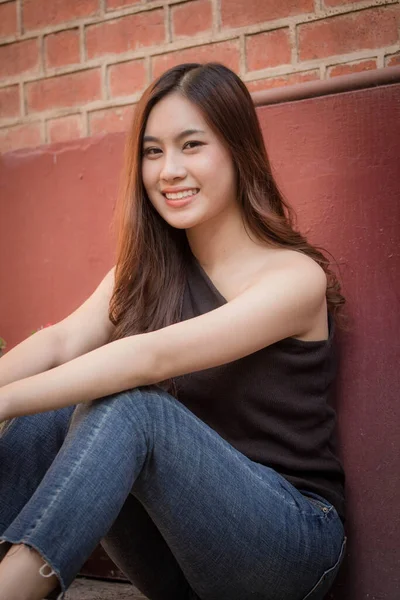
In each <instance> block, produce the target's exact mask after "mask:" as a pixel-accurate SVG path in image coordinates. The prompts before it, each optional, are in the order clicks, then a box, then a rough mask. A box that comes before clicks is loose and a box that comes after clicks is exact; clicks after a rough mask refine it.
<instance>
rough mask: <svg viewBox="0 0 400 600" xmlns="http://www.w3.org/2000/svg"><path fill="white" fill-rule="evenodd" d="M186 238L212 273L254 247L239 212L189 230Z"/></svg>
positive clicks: (199, 259)
mask: <svg viewBox="0 0 400 600" xmlns="http://www.w3.org/2000/svg"><path fill="white" fill-rule="evenodd" d="M186 236H187V239H188V242H189V246H190V249H191V251H192V253H193V254H194V256H195V257H196V259H197V260H198V262H199V263H200V265H201V266H202V267H203V268H205V269H206V270H207V271H208V272H212V271H214V270H217V269H218V268H219V267H220V266H223V265H224V264H226V263H227V262H229V261H230V260H232V259H234V257H235V256H238V255H240V254H241V253H242V252H243V251H244V250H245V249H247V248H248V247H249V246H254V241H252V240H251V238H250V237H249V234H248V233H247V231H246V230H245V228H244V223H243V219H242V215H241V213H240V211H239V210H237V211H235V212H230V213H228V214H226V213H225V214H223V215H218V218H216V219H210V220H208V221H205V222H204V223H200V224H199V225H197V226H195V227H192V228H190V229H187V230H186Z"/></svg>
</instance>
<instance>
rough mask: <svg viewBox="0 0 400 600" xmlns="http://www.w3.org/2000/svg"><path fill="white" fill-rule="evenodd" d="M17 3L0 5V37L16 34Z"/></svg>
mask: <svg viewBox="0 0 400 600" xmlns="http://www.w3.org/2000/svg"><path fill="white" fill-rule="evenodd" d="M16 5H17V3H16V2H6V3H5V4H0V37H6V36H7V35H15V34H16V33H17V6H16Z"/></svg>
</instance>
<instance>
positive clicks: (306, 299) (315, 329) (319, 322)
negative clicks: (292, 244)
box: [259, 249, 328, 341]
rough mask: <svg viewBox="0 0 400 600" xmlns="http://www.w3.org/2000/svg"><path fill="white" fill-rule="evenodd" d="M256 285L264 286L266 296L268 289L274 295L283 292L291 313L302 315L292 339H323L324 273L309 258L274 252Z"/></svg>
mask: <svg viewBox="0 0 400 600" xmlns="http://www.w3.org/2000/svg"><path fill="white" fill-rule="evenodd" d="M259 285H260V286H264V289H265V290H266V293H268V291H270V290H271V288H272V287H273V288H274V289H275V290H276V293H277V294H278V293H284V294H285V297H286V298H287V299H288V301H290V302H291V306H292V307H293V310H295V311H298V312H299V314H303V315H304V321H303V322H304V327H303V326H301V327H300V329H299V331H298V333H297V334H296V335H295V336H294V337H297V338H299V339H302V340H309V341H312V340H320V339H326V338H327V336H328V320H327V303H326V288H327V278H326V273H325V271H324V270H323V268H322V267H321V266H320V265H319V264H318V263H317V262H316V261H315V260H313V259H312V258H311V257H310V256H308V255H306V254H303V253H301V252H297V251H295V250H286V249H283V250H277V251H276V253H275V254H274V255H273V256H270V260H269V263H268V264H266V267H265V269H262V270H261V271H260V273H259ZM278 290H279V292H278Z"/></svg>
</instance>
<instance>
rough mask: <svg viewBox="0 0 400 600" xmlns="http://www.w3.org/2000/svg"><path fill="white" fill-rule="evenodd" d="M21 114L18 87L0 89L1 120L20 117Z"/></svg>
mask: <svg viewBox="0 0 400 600" xmlns="http://www.w3.org/2000/svg"><path fill="white" fill-rule="evenodd" d="M19 114H20V102H19V88H18V85H10V87H5V88H0V118H1V119H8V118H12V117H18V116H19Z"/></svg>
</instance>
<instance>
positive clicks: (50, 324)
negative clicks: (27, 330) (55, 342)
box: [31, 323, 53, 335]
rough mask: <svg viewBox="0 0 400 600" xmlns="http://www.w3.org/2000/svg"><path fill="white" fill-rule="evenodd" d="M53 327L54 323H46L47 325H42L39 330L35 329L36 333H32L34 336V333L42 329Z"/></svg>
mask: <svg viewBox="0 0 400 600" xmlns="http://www.w3.org/2000/svg"><path fill="white" fill-rule="evenodd" d="M52 325H53V323H46V325H41V326H40V327H38V329H35V330H34V331H32V333H31V335H33V334H34V333H37V332H38V331H40V330H41V329H46V327H51V326H52Z"/></svg>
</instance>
